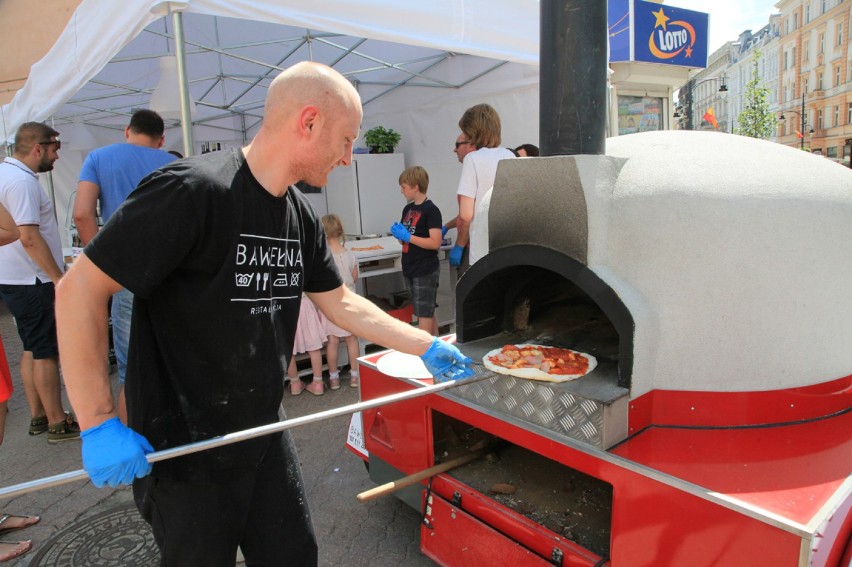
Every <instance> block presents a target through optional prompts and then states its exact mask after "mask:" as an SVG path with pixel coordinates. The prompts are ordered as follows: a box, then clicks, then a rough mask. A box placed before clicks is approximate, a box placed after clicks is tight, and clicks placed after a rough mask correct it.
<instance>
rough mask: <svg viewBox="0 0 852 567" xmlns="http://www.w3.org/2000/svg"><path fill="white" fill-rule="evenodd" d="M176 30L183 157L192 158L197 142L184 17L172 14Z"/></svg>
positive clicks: (175, 13) (178, 13) (176, 13)
mask: <svg viewBox="0 0 852 567" xmlns="http://www.w3.org/2000/svg"><path fill="white" fill-rule="evenodd" d="M172 21H173V23H174V28H175V55H176V56H177V71H178V84H179V85H180V128H181V131H182V132H183V155H184V156H187V157H188V156H191V155H192V154H193V153H194V152H193V148H194V147H195V142H194V141H193V139H192V115H191V113H190V108H191V106H190V104H191V101H190V100H189V83H188V81H187V79H186V45H185V44H184V37H183V15H182V14H181V13H180V12H173V13H172Z"/></svg>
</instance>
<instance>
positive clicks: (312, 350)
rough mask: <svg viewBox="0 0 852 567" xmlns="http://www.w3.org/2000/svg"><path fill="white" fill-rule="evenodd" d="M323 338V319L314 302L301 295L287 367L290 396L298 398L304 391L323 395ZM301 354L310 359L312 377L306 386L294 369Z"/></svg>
mask: <svg viewBox="0 0 852 567" xmlns="http://www.w3.org/2000/svg"><path fill="white" fill-rule="evenodd" d="M325 337H326V335H325V317H324V316H323V314H322V312H320V311H319V310H318V309H317V308H316V306H315V305H314V302H313V301H311V300H310V299H308V296H307V295H305V294H304V293H303V294H302V301H301V304H300V305H299V322H298V324H297V325H296V336H295V340H294V342H293V355H292V356H291V357H290V365H289V366H288V367H287V376H288V377H289V378H290V395H291V396H298V395H299V394H301V393H302V391H304V390H307V391H308V392H310V393H312V394H313V395H315V396H322V395H323V394H324V393H325V383H323V381H322V345H323V343H324V342H325V340H326V339H325ZM303 352H307V353H308V356H309V357H310V359H311V370H312V371H313V375H314V377H313V380H312V381H311V383H310V384H308V385H307V386H305V384H304V383H303V382H302V379H301V378H299V372H298V369H297V368H296V355H297V354H300V353H303Z"/></svg>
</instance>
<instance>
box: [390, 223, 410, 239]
mask: <svg viewBox="0 0 852 567" xmlns="http://www.w3.org/2000/svg"><path fill="white" fill-rule="evenodd" d="M391 234H393V236H394V238H396V239H397V240H401V241H403V242H406V243H408V242H410V241H411V234H409V232H408V229H407V228H405V227H404V226H403V225H402V223H399V222H395V223H393V226H391Z"/></svg>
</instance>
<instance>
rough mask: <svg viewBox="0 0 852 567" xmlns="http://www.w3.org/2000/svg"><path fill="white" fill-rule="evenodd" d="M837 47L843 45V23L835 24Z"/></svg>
mask: <svg viewBox="0 0 852 567" xmlns="http://www.w3.org/2000/svg"><path fill="white" fill-rule="evenodd" d="M837 45H843V22H840V23H839V24H837Z"/></svg>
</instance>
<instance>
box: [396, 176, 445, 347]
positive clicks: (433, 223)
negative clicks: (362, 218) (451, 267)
mask: <svg viewBox="0 0 852 567" xmlns="http://www.w3.org/2000/svg"><path fill="white" fill-rule="evenodd" d="M399 188H400V192H401V193H402V196H403V197H405V199H406V201H408V204H407V205H405V207H404V208H403V209H402V222H398V223H394V225H393V226H392V227H391V233H392V234H393V235H394V237H396V238H397V239H398V240H399V241H400V242H402V275H403V276H404V277H405V282H406V284H407V285H408V290H409V293H410V294H411V301H412V303H413V304H414V315H415V316H416V317H417V324H418V326H419V327H420V328H421V329H423V330H425V331H427V332H429V333H431V334H432V335H437V334H438V320H437V319H436V318H435V307H436V306H437V304H436V303H435V300H436V298H437V296H438V276H439V274H440V267H441V265H440V263H439V261H438V250H439V249H440V248H441V226H442V224H443V223H442V221H441V211H440V210H438V207H437V206H436V205H435V204H434V203H433V202H432V201H430V200H429V199H428V198H427V197H426V191H428V189H429V174H428V173H426V170H425V169H423V168H422V167H420V166H419V165H415V166H413V167H409V168H407V169H406V170H405V171H403V172H402V173H401V174H400V176H399Z"/></svg>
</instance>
